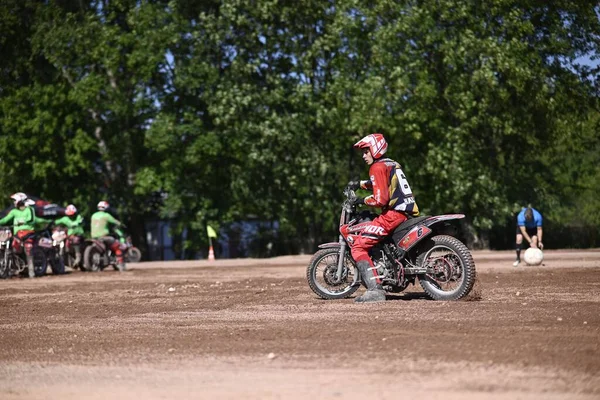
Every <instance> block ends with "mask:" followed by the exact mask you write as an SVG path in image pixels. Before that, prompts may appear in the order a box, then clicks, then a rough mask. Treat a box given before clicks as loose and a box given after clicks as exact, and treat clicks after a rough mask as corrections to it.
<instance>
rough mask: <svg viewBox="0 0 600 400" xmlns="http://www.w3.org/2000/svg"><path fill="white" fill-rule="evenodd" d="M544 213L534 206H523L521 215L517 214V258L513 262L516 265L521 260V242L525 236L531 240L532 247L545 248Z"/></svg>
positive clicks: (528, 240)
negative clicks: (543, 241) (543, 237)
mask: <svg viewBox="0 0 600 400" xmlns="http://www.w3.org/2000/svg"><path fill="white" fill-rule="evenodd" d="M542 222H543V219H542V214H541V213H540V212H539V211H538V210H536V209H535V208H533V207H523V208H522V209H521V212H520V213H519V215H517V239H516V246H515V250H516V252H517V259H516V260H515V262H514V263H513V266H514V267H516V266H517V265H519V263H520V262H521V243H523V238H525V240H527V242H529V246H530V247H539V248H540V249H543V248H544V244H543V243H542V236H543V230H542Z"/></svg>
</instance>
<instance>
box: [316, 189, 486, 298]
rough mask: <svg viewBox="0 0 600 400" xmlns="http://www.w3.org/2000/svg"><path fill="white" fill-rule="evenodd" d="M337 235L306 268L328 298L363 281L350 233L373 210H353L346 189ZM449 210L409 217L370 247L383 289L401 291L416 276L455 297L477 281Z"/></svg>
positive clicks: (430, 288)
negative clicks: (351, 243)
mask: <svg viewBox="0 0 600 400" xmlns="http://www.w3.org/2000/svg"><path fill="white" fill-rule="evenodd" d="M344 195H345V196H346V200H345V201H344V202H343V203H342V212H341V216H340V233H341V234H340V238H339V241H338V242H332V243H325V244H321V245H319V248H320V249H321V250H319V251H317V252H316V253H315V254H314V255H313V257H312V258H311V260H310V263H309V265H308V268H307V270H306V277H307V279H308V285H309V286H310V288H311V289H312V291H313V292H315V293H316V294H317V295H318V296H319V297H321V298H323V299H327V300H331V299H344V298H347V297H349V296H351V295H352V294H353V293H354V292H355V291H356V290H357V289H358V288H359V287H360V284H361V277H360V272H359V271H358V268H357V267H356V262H355V260H354V259H353V258H352V255H351V254H350V249H349V241H351V240H352V237H351V236H352V235H357V234H359V233H360V232H362V231H363V230H364V229H365V228H366V227H367V226H369V224H368V223H365V222H368V221H371V220H372V219H373V218H374V217H376V215H375V214H373V213H371V212H369V211H363V212H361V213H358V212H357V207H356V205H354V200H355V199H356V194H355V193H354V191H353V190H352V189H350V188H346V189H345V190H344ZM464 217H465V216H464V215H463V214H447V215H438V216H423V217H414V218H409V219H408V220H406V221H404V222H403V223H402V224H401V225H400V226H398V227H397V228H396V229H395V230H394V232H393V233H392V234H391V235H390V236H388V237H387V238H386V239H385V240H383V241H381V242H380V243H378V244H377V245H376V246H374V247H373V248H371V250H370V252H369V255H370V256H371V259H372V260H373V265H374V266H375V267H376V268H377V270H376V272H377V274H378V275H379V276H380V277H382V287H383V289H384V290H385V291H387V292H391V293H399V292H401V291H403V290H404V289H406V288H407V287H408V285H410V284H413V285H414V284H416V281H417V279H418V280H419V283H420V285H421V287H422V288H423V290H424V291H425V293H426V294H427V295H428V296H429V297H431V298H432V299H434V300H458V299H461V298H463V297H465V296H466V295H467V294H469V292H470V291H471V289H473V285H474V284H475V275H476V272H475V262H474V261H473V257H472V255H471V253H470V252H469V249H468V248H467V247H466V246H465V245H464V244H463V243H462V242H461V241H460V240H458V239H457V238H456V237H455V235H456V233H457V229H456V228H454V226H453V225H452V224H451V223H449V222H448V221H451V220H457V219H461V218H464Z"/></svg>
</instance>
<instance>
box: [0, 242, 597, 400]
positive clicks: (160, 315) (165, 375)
mask: <svg viewBox="0 0 600 400" xmlns="http://www.w3.org/2000/svg"><path fill="white" fill-rule="evenodd" d="M474 256H475V261H476V263H477V268H478V273H479V275H478V277H479V280H478V284H477V286H476V289H477V290H478V291H479V292H480V293H481V296H482V299H481V300H480V301H460V302H434V301H429V300H426V299H424V298H423V296H422V292H421V290H420V289H419V288H415V289H412V290H411V292H409V293H405V294H401V295H398V296H389V297H388V298H389V300H390V301H388V302H386V303H384V304H375V305H357V304H354V303H353V302H352V300H351V299H348V300H340V301H322V300H319V299H318V298H317V297H316V296H315V295H314V294H313V293H312V292H311V291H310V290H309V289H308V286H307V284H306V280H305V277H304V274H305V266H306V263H307V260H308V258H309V257H307V256H298V257H280V258H275V259H269V260H223V261H217V262H214V263H208V262H206V261H189V262H172V263H141V264H132V265H130V271H128V272H126V273H122V274H119V273H118V272H114V271H104V272H101V273H95V274H93V273H80V272H73V273H71V274H68V275H66V276H58V277H53V276H48V277H45V278H40V279H34V280H28V279H12V280H8V281H0V398H1V399H62V400H70V399H80V398H86V399H87V398H92V399H106V398H123V399H129V398H134V397H135V398H139V399H159V398H168V399H170V398H219V399H222V398H231V399H233V398H236V399H240V398H241V399H250V398H252V399H266V398H268V399H276V398H277V399H279V398H281V399H305V398H309V397H313V398H318V399H322V398H332V399H337V398H340V399H341V398H383V399H388V398H389V399H392V398H398V397H405V396H408V397H416V396H424V398H427V399H432V398H433V399H435V398H440V399H442V398H443V399H481V398H490V399H515V398H519V399H540V398H543V399H598V398H600V373H599V372H598V371H599V370H600V251H547V252H545V256H546V261H545V264H544V266H541V267H519V268H513V267H512V266H511V262H512V257H513V253H512V252H477V253H475V254H474ZM269 353H273V355H272V356H271V358H270V357H269Z"/></svg>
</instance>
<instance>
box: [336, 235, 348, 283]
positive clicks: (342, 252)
mask: <svg viewBox="0 0 600 400" xmlns="http://www.w3.org/2000/svg"><path fill="white" fill-rule="evenodd" d="M346 247H348V244H347V243H346V241H345V240H344V237H343V236H342V235H340V253H339V254H340V255H339V257H338V265H337V272H336V274H335V278H336V279H337V281H338V282H339V281H340V280H341V279H342V272H344V260H345V259H346Z"/></svg>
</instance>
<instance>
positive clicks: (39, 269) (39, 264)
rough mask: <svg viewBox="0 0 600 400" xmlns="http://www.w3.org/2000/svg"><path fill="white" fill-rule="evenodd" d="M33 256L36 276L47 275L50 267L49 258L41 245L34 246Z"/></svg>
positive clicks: (32, 249)
mask: <svg viewBox="0 0 600 400" xmlns="http://www.w3.org/2000/svg"><path fill="white" fill-rule="evenodd" d="M31 257H32V258H33V273H34V274H35V276H44V275H46V270H47V268H48V260H47V257H46V253H45V252H44V250H42V249H41V248H40V247H36V246H34V247H32V248H31Z"/></svg>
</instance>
